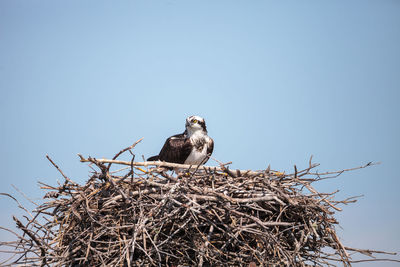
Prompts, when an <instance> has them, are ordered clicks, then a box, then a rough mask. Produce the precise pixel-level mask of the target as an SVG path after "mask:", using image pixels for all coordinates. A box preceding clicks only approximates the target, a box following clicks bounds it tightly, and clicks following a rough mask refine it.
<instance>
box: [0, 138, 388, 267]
mask: <svg viewBox="0 0 400 267" xmlns="http://www.w3.org/2000/svg"><path fill="white" fill-rule="evenodd" d="M139 141H140V140H139ZM139 141H138V142H139ZM138 142H136V143H134V144H133V145H132V146H130V147H128V148H126V149H122V150H121V151H120V152H118V153H117V154H116V155H115V156H114V158H113V159H112V160H109V159H95V158H91V157H89V158H84V157H83V156H81V155H79V157H80V160H81V162H89V163H90V164H91V165H94V166H95V167H96V168H95V169H94V171H93V173H92V175H91V177H90V178H89V180H88V181H87V182H86V183H85V184H84V185H79V184H78V183H75V182H73V181H72V180H71V179H69V178H68V177H67V176H66V175H65V174H64V173H63V172H62V171H61V170H60V168H59V167H58V166H57V165H56V164H55V163H54V162H53V161H52V160H51V159H50V158H49V157H48V159H49V161H50V162H51V163H52V164H53V165H54V167H56V168H57V170H58V171H59V172H60V173H61V175H62V176H63V177H64V178H65V182H64V183H63V184H62V185H60V186H50V185H44V184H42V189H44V190H49V192H47V194H46V195H45V198H46V202H44V203H42V204H41V205H39V206H37V207H36V209H35V210H34V212H33V214H35V216H34V217H33V218H31V219H28V218H26V221H25V222H23V220H21V219H17V218H15V221H16V224H17V227H18V228H19V229H20V230H21V231H22V234H20V235H19V234H17V233H15V235H16V238H17V240H16V241H15V242H2V243H1V246H3V247H8V248H10V249H11V250H12V251H14V252H15V253H16V256H15V258H14V259H13V260H12V261H10V262H9V264H10V265H15V264H22V265H41V266H142V265H144V266H166V265H167V266H194V265H197V266H267V265H268V266H272V265H279V266H310V265H317V266H321V265H330V264H336V262H341V263H342V264H343V265H344V266H349V265H351V263H352V259H351V256H350V254H349V251H350V252H352V253H358V254H360V255H361V254H363V255H367V256H372V255H374V254H377V253H385V252H380V251H372V250H363V249H353V248H348V247H345V246H344V245H343V244H342V243H341V242H340V241H339V238H338V236H337V234H336V231H335V225H338V222H337V220H336V219H335V217H334V215H335V212H336V211H340V210H341V208H340V207H339V205H341V204H348V203H353V202H354V201H355V200H354V199H353V198H348V199H346V200H341V201H340V200H334V199H333V197H334V193H319V192H318V191H317V190H316V189H315V188H314V187H312V186H311V184H312V183H313V182H315V181H318V180H321V179H323V178H324V177H326V176H328V175H330V176H332V175H333V176H334V175H339V174H341V173H343V172H344V171H347V170H341V171H338V172H327V173H317V172H313V171H312V170H313V169H314V168H315V167H316V166H318V164H312V163H311V159H310V162H309V166H308V167H307V168H305V169H303V170H298V169H297V167H295V168H294V170H295V171H294V173H293V174H288V175H285V174H283V173H279V172H275V171H272V170H270V167H268V168H267V170H263V171H251V170H229V169H228V168H227V167H226V166H225V165H223V164H221V165H220V166H219V167H210V166H188V165H182V164H174V163H165V162H134V161H133V159H132V161H130V162H127V161H120V160H117V157H118V156H119V155H121V154H122V153H124V152H125V151H130V150H131V149H132V148H133V147H134V146H135V145H136V144H137V143H138ZM106 164H107V165H106ZM112 164H119V165H126V166H129V167H128V168H122V169H120V170H118V171H110V167H111V166H112ZM371 165H372V163H370V164H368V165H365V166H361V167H359V168H363V167H367V166H371ZM140 167H152V168H146V170H143V169H141V168H140ZM163 167H172V168H178V169H180V170H182V172H181V173H179V174H173V173H172V172H171V171H167V169H165V168H163ZM349 170H351V169H349ZM4 195H7V194H4ZM0 229H4V228H0ZM10 232H12V231H10ZM367 260H368V261H369V260H378V259H375V258H367V259H366V261H367ZM379 260H381V259H379ZM391 261H393V259H391ZM395 261H396V260H395ZM357 262H358V261H357Z"/></svg>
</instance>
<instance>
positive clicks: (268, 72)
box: [0, 0, 400, 266]
mask: <svg viewBox="0 0 400 267" xmlns="http://www.w3.org/2000/svg"><path fill="white" fill-rule="evenodd" d="M399 14H400V2H398V1H389V0H381V1H368V0H364V1H358V0H354V1H223V0H220V1H183V0H182V1H178V0H170V1H167V0H166V1H99V0H96V1H19V0H12V1H11V0H3V1H0V93H1V97H0V119H1V124H0V125H1V132H0V137H1V138H0V150H1V151H2V153H1V154H0V159H1V162H2V174H1V179H0V186H1V190H0V191H2V192H15V191H14V189H13V187H12V186H11V184H13V185H15V186H16V187H17V188H19V189H20V190H21V191H23V192H24V193H25V194H26V195H28V196H31V197H32V198H33V199H34V200H37V201H39V200H40V198H41V196H42V192H41V191H40V190H39V189H38V186H37V181H43V182H46V183H50V184H55V183H56V181H57V180H61V177H60V175H58V173H57V171H56V170H55V169H54V168H52V167H51V165H50V163H49V162H48V161H47V160H46V158H45V155H46V154H49V155H50V156H51V157H52V158H53V160H54V161H56V162H57V163H58V164H59V165H60V167H61V168H62V169H63V170H64V172H65V173H66V174H67V175H68V176H69V177H70V178H71V179H73V180H75V181H77V182H80V183H84V182H85V180H86V179H87V176H88V174H89V173H88V171H89V168H88V167H87V166H86V165H85V164H82V163H79V161H78V157H77V156H76V154H77V153H82V154H83V155H91V156H94V157H107V158H110V157H112V156H113V155H114V154H115V153H116V152H118V151H119V150H120V149H121V148H124V147H127V146H129V145H130V144H132V143H133V142H135V141H136V140H137V139H139V138H141V137H144V140H143V141H142V143H141V144H139V145H138V146H137V148H136V149H135V152H136V154H137V158H138V159H140V158H141V156H142V155H144V156H145V157H148V156H151V155H154V154H156V153H158V151H159V150H160V148H161V146H162V145H163V142H164V140H165V138H166V137H168V136H170V135H173V134H176V133H180V132H182V131H183V130H184V121H185V118H186V117H187V116H189V115H193V114H197V115H201V116H203V117H204V118H205V119H206V122H207V126H208V130H209V135H210V136H211V137H213V138H214V141H215V151H214V157H215V158H217V159H219V160H220V161H223V162H228V161H232V162H233V164H232V167H234V168H241V169H263V168H266V167H267V166H268V164H271V167H272V168H273V169H276V170H282V171H284V170H286V171H291V170H292V169H293V165H294V164H296V165H297V166H298V167H299V168H302V167H305V166H306V165H307V162H308V159H309V157H310V156H311V155H314V161H315V162H319V163H321V166H320V167H319V170H320V171H326V170H337V169H342V168H350V167H354V166H358V165H361V164H365V163H367V162H369V161H380V162H382V164H381V165H378V166H375V167H371V168H367V169H364V170H360V171H356V172H352V173H348V174H345V175H343V176H341V177H340V178H338V179H334V180H330V181H324V182H321V183H319V184H316V187H317V188H318V189H319V190H321V191H325V192H333V191H335V190H336V189H340V192H339V193H338V197H339V198H340V197H342V198H345V197H349V196H353V195H364V197H363V198H361V199H360V200H359V202H358V203H356V204H353V205H350V206H346V207H344V211H343V212H341V213H339V214H337V217H338V219H339V221H340V222H341V226H342V229H339V231H340V235H341V238H342V240H343V242H344V243H345V244H346V245H348V246H353V247H362V248H372V249H378V250H390V251H395V252H400V249H399V248H400V231H399V228H398V225H399V224H400V215H399V214H400V213H399V207H398V203H399V202H400V197H399V194H398V188H399V185H400V182H399V180H400V179H399V178H400V177H399V174H398V160H399V156H398V151H399V149H400V142H399V139H398V138H399V136H400V124H399V115H400V107H399V105H398V100H399V97H400V93H399V92H400V49H399V47H400V16H399ZM212 164H214V163H212ZM15 194H16V195H18V193H15ZM21 198H22V197H21ZM25 204H26V205H27V206H29V203H25ZM0 211H1V213H2V214H3V216H2V218H1V219H0V224H1V225H4V226H11V225H12V220H11V214H21V213H20V212H19V211H18V208H17V207H16V205H14V203H13V202H12V201H10V200H8V199H5V198H4V197H3V198H0ZM0 237H1V238H3V239H7V238H8V237H7V235H6V234H5V233H0ZM365 266H378V264H376V263H375V264H373V263H371V264H365ZM379 266H394V265H393V264H392V263H386V264H381V263H380V264H379Z"/></svg>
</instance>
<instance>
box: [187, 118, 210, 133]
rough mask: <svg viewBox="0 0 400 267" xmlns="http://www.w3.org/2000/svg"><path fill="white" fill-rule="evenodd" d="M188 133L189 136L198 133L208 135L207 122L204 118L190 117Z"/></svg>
mask: <svg viewBox="0 0 400 267" xmlns="http://www.w3.org/2000/svg"><path fill="white" fill-rule="evenodd" d="M186 131H187V132H188V134H189V135H192V134H193V133H194V132H197V131H203V132H205V133H207V128H206V122H205V121H204V119H203V118H202V117H199V116H189V117H187V118H186Z"/></svg>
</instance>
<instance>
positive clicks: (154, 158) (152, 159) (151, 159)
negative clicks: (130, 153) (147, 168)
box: [147, 155, 160, 161]
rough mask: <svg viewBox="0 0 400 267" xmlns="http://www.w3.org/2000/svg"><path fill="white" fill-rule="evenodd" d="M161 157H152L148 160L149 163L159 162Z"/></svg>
mask: <svg viewBox="0 0 400 267" xmlns="http://www.w3.org/2000/svg"><path fill="white" fill-rule="evenodd" d="M159 158H160V157H159V156H158V155H157V156H152V157H150V158H148V159H147V161H157V160H159Z"/></svg>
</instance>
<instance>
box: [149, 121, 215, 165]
mask: <svg viewBox="0 0 400 267" xmlns="http://www.w3.org/2000/svg"><path fill="white" fill-rule="evenodd" d="M213 149H214V141H213V140H212V139H211V138H210V137H209V136H208V135H207V128H206V123H205V121H204V119H203V118H201V117H199V116H190V117H187V118H186V130H185V131H184V132H183V133H182V134H177V135H173V136H171V137H169V138H168V139H167V141H165V144H164V146H163V147H162V149H161V151H160V153H159V154H158V155H157V156H153V157H150V158H148V159H147V160H148V161H156V160H161V161H166V162H172V163H180V164H189V165H200V164H204V163H206V162H207V160H208V158H209V156H210V155H211V153H212V152H213Z"/></svg>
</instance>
